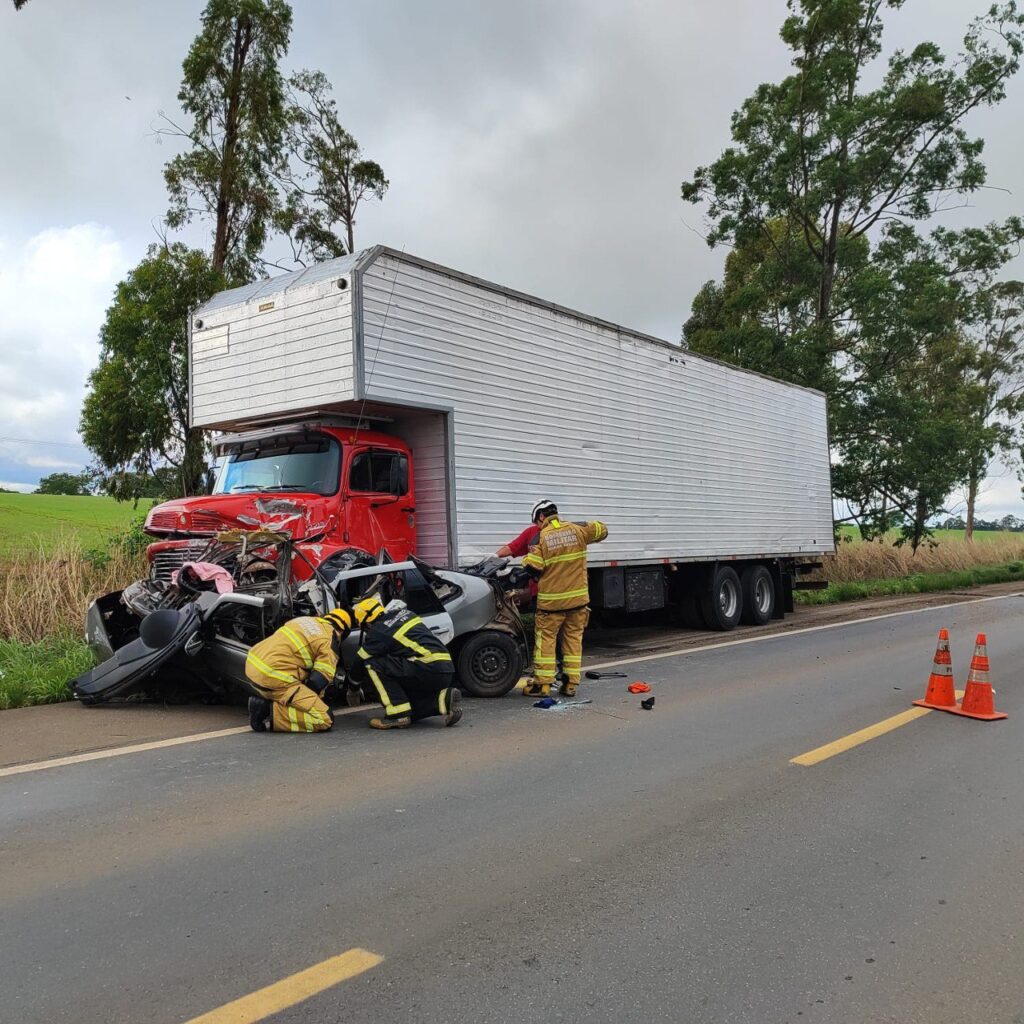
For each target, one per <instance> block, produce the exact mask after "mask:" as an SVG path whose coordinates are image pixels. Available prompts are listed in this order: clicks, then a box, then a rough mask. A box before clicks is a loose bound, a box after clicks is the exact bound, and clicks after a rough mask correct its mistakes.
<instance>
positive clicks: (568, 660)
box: [533, 606, 590, 686]
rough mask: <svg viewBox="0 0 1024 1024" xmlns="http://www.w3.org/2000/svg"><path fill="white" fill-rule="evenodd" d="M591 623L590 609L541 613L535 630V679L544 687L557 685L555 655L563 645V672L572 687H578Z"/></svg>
mask: <svg viewBox="0 0 1024 1024" xmlns="http://www.w3.org/2000/svg"><path fill="white" fill-rule="evenodd" d="M589 621H590V609H589V608H588V607H587V606H584V607H582V608H570V609H569V610H568V611H564V612H545V611H540V610H538V611H537V614H536V615H535V616H534V622H533V628H534V633H535V634H536V642H535V645H534V651H533V678H534V681H535V682H537V683H540V684H541V685H546V686H550V685H551V684H552V683H553V682H554V681H555V651H556V649H557V647H558V640H559V638H561V641H562V668H563V669H564V670H565V674H566V677H567V678H568V680H569V682H570V683H574V684H578V683H579V681H580V672H581V669H582V666H583V631H584V630H585V629H586V628H587V623H588V622H589Z"/></svg>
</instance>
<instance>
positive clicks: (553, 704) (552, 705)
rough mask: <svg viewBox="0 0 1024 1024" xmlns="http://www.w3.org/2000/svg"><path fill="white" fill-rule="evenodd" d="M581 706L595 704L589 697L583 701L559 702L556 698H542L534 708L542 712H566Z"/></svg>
mask: <svg viewBox="0 0 1024 1024" xmlns="http://www.w3.org/2000/svg"><path fill="white" fill-rule="evenodd" d="M581 704H593V701H592V700H591V699H590V698H589V697H584V698H583V699H582V700H558V699H557V698H556V697H542V698H541V699H540V700H538V701H536V702H535V703H534V705H533V706H534V707H535V708H540V709H541V710H542V711H547V710H551V711H565V710H566V709H567V708H576V707H579V706H580V705H581Z"/></svg>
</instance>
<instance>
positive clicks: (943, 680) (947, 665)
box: [914, 629, 956, 711]
mask: <svg viewBox="0 0 1024 1024" xmlns="http://www.w3.org/2000/svg"><path fill="white" fill-rule="evenodd" d="M914 703H915V704H916V705H917V706H918V707H919V708H935V710H936V711H952V710H953V709H954V708H955V707H956V692H955V689H954V684H953V659H952V657H951V656H950V653H949V630H948V629H940V630H939V644H938V647H936V649H935V662H934V664H933V665H932V674H931V675H930V676H929V677H928V689H927V690H926V691H925V694H924V699H923V700H915V701H914Z"/></svg>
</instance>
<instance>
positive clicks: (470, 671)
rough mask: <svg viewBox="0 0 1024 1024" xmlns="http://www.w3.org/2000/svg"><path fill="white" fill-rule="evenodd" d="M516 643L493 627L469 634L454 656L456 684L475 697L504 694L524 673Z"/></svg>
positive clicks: (521, 657)
mask: <svg viewBox="0 0 1024 1024" xmlns="http://www.w3.org/2000/svg"><path fill="white" fill-rule="evenodd" d="M523 667H524V666H523V654H522V651H521V650H520V648H519V644H517V643H516V641H515V640H514V639H513V638H512V637H511V636H509V635H508V633H502V632H499V631H498V630H496V629H485V630H483V631H481V632H479V633H474V634H472V636H470V637H469V638H468V639H467V640H466V641H465V642H464V643H463V644H462V645H461V647H460V648H459V652H458V654H457V655H456V656H455V675H456V677H457V680H458V681H457V685H458V686H459V688H460V689H462V690H465V691H466V693H469V694H472V696H474V697H503V696H504V695H505V694H506V693H508V691H509V690H511V689H512V687H513V686H515V685H516V683H518V682H519V679H520V677H521V676H522V674H523Z"/></svg>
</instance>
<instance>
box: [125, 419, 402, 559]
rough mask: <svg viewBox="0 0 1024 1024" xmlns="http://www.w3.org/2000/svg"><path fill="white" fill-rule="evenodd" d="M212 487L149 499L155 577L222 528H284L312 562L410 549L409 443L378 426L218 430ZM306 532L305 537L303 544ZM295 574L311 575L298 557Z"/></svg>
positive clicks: (298, 425) (302, 425) (394, 555)
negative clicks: (155, 502) (160, 501)
mask: <svg viewBox="0 0 1024 1024" xmlns="http://www.w3.org/2000/svg"><path fill="white" fill-rule="evenodd" d="M214 448H215V452H216V455H217V459H216V463H215V466H214V478H213V488H212V494H209V495H204V496H200V497H194V498H179V499H176V500H174V501H167V502H164V503H163V504H161V505H157V506H155V507H154V508H153V509H152V510H151V511H150V513H149V515H148V516H147V517H146V523H145V530H146V532H147V533H148V534H151V535H152V536H154V537H159V538H160V540H159V541H158V542H156V543H154V544H151V545H150V546H149V548H148V550H147V553H148V556H149V560H150V563H151V574H152V576H153V577H154V578H158V579H167V578H170V575H171V573H172V572H173V571H174V570H175V569H177V568H179V567H180V566H181V565H182V563H183V562H185V561H188V560H189V559H191V558H194V557H195V556H196V555H197V554H198V552H199V551H200V550H201V548H202V547H203V545H204V544H206V542H207V541H208V539H209V538H210V537H212V536H213V535H214V534H215V533H217V532H219V531H221V530H230V529H235V528H240V529H244V530H256V529H261V528H262V529H268V530H276V531H281V532H286V533H288V534H289V535H290V536H291V537H292V538H293V540H295V541H298V542H299V543H298V544H297V549H298V550H299V551H301V553H302V555H303V556H304V558H305V559H308V562H310V563H312V564H313V565H320V564H321V563H323V562H325V561H326V560H327V559H329V558H332V557H334V556H336V555H337V554H338V553H339V552H344V551H352V550H356V551H362V552H368V553H369V554H371V555H376V554H377V553H378V552H380V551H381V550H382V549H383V550H385V551H386V552H387V555H388V556H389V557H390V558H391V559H392V560H394V561H402V560H403V559H405V558H407V557H408V556H409V555H410V554H411V553H412V552H414V551H415V548H416V501H415V485H414V474H413V460H412V455H411V453H410V451H409V447H408V445H406V444H405V442H403V441H401V440H400V439H399V438H396V437H392V436H390V435H388V434H384V433H379V432H377V431H371V430H363V429H356V428H354V427H346V426H343V425H335V424H326V423H319V422H309V423H292V424H287V425H284V426H275V427H267V428H264V429H262V430H254V431H249V432H246V433H232V434H223V435H221V436H220V437H219V438H218V439H217V441H216V442H215V445H214ZM306 538H308V541H307V542H305V543H302V542H303V541H305V540H306ZM293 571H294V573H295V575H296V576H297V577H298V578H300V579H305V578H308V577H309V576H310V575H311V570H310V568H309V565H308V564H307V563H306V561H304V560H303V558H301V557H299V556H296V557H295V559H294V562H293Z"/></svg>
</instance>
